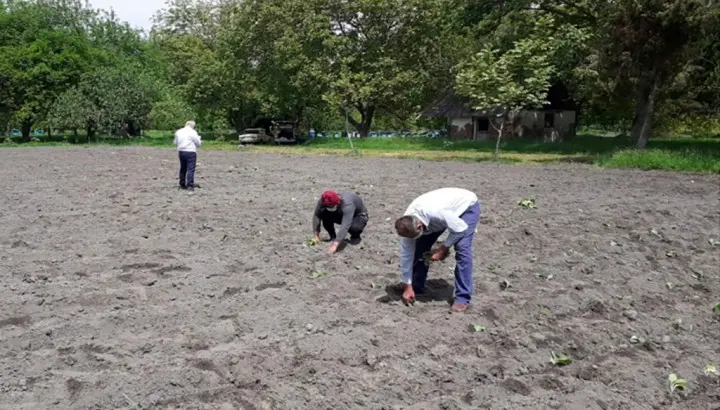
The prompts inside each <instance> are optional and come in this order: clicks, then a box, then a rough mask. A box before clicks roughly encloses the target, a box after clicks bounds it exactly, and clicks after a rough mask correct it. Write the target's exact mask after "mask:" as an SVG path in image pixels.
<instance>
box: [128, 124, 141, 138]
mask: <svg viewBox="0 0 720 410" xmlns="http://www.w3.org/2000/svg"><path fill="white" fill-rule="evenodd" d="M127 134H128V136H130V137H139V136H140V127H138V126H137V124H136V123H135V121H128V124H127Z"/></svg>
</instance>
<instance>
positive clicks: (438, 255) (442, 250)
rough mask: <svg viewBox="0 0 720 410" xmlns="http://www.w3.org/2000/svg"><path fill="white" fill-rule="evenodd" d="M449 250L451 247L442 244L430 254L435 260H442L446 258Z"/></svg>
mask: <svg viewBox="0 0 720 410" xmlns="http://www.w3.org/2000/svg"><path fill="white" fill-rule="evenodd" d="M448 252H450V249H449V248H446V247H444V246H441V247H439V248H437V249H435V250H434V251H433V253H432V255H431V256H430V259H431V260H432V261H434V262H437V261H441V260H443V259H445V257H446V256H447V254H448Z"/></svg>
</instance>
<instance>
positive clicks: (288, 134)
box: [275, 121, 298, 144]
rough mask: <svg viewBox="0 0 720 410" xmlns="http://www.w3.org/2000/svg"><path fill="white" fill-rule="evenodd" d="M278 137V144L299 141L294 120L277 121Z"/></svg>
mask: <svg viewBox="0 0 720 410" xmlns="http://www.w3.org/2000/svg"><path fill="white" fill-rule="evenodd" d="M275 124H276V128H275V132H276V137H275V142H276V143H277V144H295V143H297V137H298V132H297V127H296V126H295V122H293V121H278V122H276V123H275Z"/></svg>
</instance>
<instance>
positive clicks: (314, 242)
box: [305, 238, 320, 246]
mask: <svg viewBox="0 0 720 410" xmlns="http://www.w3.org/2000/svg"><path fill="white" fill-rule="evenodd" d="M319 244H320V239H319V238H310V239H308V240H306V241H305V245H307V246H315V245H319Z"/></svg>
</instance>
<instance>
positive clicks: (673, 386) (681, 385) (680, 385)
mask: <svg viewBox="0 0 720 410" xmlns="http://www.w3.org/2000/svg"><path fill="white" fill-rule="evenodd" d="M668 382H669V383H670V392H671V393H672V392H675V390H680V391H685V390H687V388H688V385H689V383H688V381H687V380H685V379H681V378H679V377H678V376H677V374H675V373H671V374H670V375H669V376H668Z"/></svg>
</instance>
